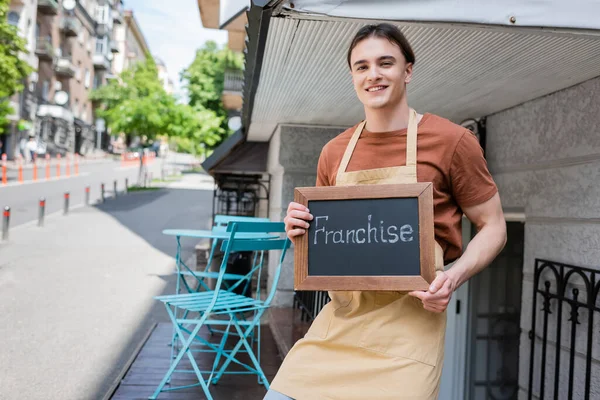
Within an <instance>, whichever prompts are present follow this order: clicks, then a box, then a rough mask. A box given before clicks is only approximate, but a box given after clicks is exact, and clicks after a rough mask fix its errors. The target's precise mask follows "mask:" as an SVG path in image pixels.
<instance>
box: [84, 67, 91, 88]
mask: <svg viewBox="0 0 600 400" xmlns="http://www.w3.org/2000/svg"><path fill="white" fill-rule="evenodd" d="M90 78H91V76H90V70H89V69H87V68H86V69H85V81H84V84H85V87H86V88H89V87H90Z"/></svg>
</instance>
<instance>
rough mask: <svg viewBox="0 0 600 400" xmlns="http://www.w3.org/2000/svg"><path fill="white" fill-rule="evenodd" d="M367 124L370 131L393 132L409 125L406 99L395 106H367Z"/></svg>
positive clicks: (366, 126)
mask: <svg viewBox="0 0 600 400" xmlns="http://www.w3.org/2000/svg"><path fill="white" fill-rule="evenodd" d="M365 116H366V121H367V123H366V125H365V129H366V130H368V131H369V132H392V131H399V130H401V129H406V128H407V127H408V117H409V107H408V104H407V103H406V101H403V102H401V103H400V104H398V105H396V106H395V107H393V108H387V107H386V108H377V109H373V108H365Z"/></svg>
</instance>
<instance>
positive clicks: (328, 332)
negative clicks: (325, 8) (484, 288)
mask: <svg viewBox="0 0 600 400" xmlns="http://www.w3.org/2000/svg"><path fill="white" fill-rule="evenodd" d="M414 64H415V55H414V53H413V50H412V48H411V47H410V45H409V43H408V41H407V40H406V38H405V37H404V36H403V35H402V33H401V32H400V31H399V30H398V29H397V28H396V27H394V26H393V25H389V24H378V25H368V26H365V27H364V28H362V29H361V30H359V31H358V33H357V34H356V36H355V37H354V39H353V40H352V43H351V45H350V48H349V50H348V66H349V68H350V72H351V75H352V82H353V84H354V89H355V90H356V94H357V96H358V99H359V100H360V101H361V102H362V103H363V105H364V110H365V116H366V119H365V120H364V121H362V122H361V123H359V124H357V125H356V126H354V127H352V128H350V129H348V130H347V131H345V132H343V133H342V134H340V135H339V136H337V137H336V138H334V139H333V140H331V141H330V142H329V143H327V145H325V147H324V148H323V150H322V152H321V156H320V158H319V164H318V167H317V186H347V185H369V184H370V185H373V184H392V183H393V184H411V183H415V182H432V183H433V187H434V190H433V192H434V194H433V196H434V225H435V239H436V257H435V258H436V259H435V264H436V275H437V277H436V279H435V280H434V281H433V282H432V284H431V285H430V287H429V290H427V291H422V292H421V291H416V292H410V293H400V292H377V291H364V292H360V291H354V292H330V293H329V296H330V297H331V302H329V303H328V304H327V305H326V306H325V307H324V308H323V310H322V311H321V312H320V313H319V315H318V316H317V318H316V319H315V320H314V322H313V324H312V325H311V327H310V329H309V331H308V332H307V334H306V336H305V337H304V338H303V339H301V340H299V341H298V342H297V343H296V344H295V345H294V347H293V348H292V349H291V350H290V352H289V353H288V355H287V357H286V359H285V360H284V362H283V364H282V366H281V368H280V370H279V372H278V374H277V376H276V377H275V379H274V381H273V383H272V385H271V390H270V391H269V392H268V393H267V396H266V397H265V399H268V400H275V399H290V398H291V399H297V400H322V399H329V400H333V399H335V400H353V399H357V400H358V399H360V400H364V399H377V400H387V399H390V400H391V399H394V400H396V399H419V400H425V399H436V398H437V397H438V392H439V384H440V377H441V372H442V365H443V358H444V335H445V329H446V313H445V311H446V307H447V305H448V302H449V301H450V297H451V296H452V293H453V292H454V291H455V290H456V289H457V288H458V287H459V286H460V285H462V284H463V283H464V282H465V281H467V280H468V279H469V278H471V277H472V276H473V275H475V274H477V273H478V272H479V271H481V270H482V269H483V268H484V267H485V266H487V265H488V264H489V263H490V262H491V261H492V260H493V259H494V258H495V257H496V256H497V255H498V253H499V252H500V251H501V249H502V248H503V247H504V244H505V242H506V224H505V221H504V216H503V213H502V207H501V203H500V198H499V195H498V190H497V188H496V185H495V183H494V181H493V179H492V177H491V175H490V173H489V171H488V169H487V164H486V162H485V159H484V157H483V151H482V149H481V147H480V145H479V142H478V141H477V139H476V137H475V136H474V135H473V134H472V133H471V132H470V131H468V130H466V129H465V128H463V127H461V126H459V125H456V124H454V123H452V122H450V121H448V120H446V119H444V118H441V117H438V116H436V115H433V114H429V113H425V114H424V115H421V114H417V112H416V111H414V110H413V109H412V108H410V107H409V106H408V101H407V96H406V85H407V84H408V83H409V82H410V81H411V78H412V74H413V66H414ZM463 213H464V214H465V215H466V216H467V217H468V218H469V219H470V220H471V221H472V222H473V223H474V224H475V225H476V227H477V231H478V232H477V235H476V236H475V237H474V238H473V239H472V240H471V241H470V243H469V245H468V247H467V249H466V251H465V252H464V254H463V253H462V239H461V238H462V234H461V218H462V215H463ZM312 220H313V216H312V215H311V214H310V211H309V210H308V209H307V208H306V207H304V206H303V205H301V204H298V203H294V202H292V203H290V205H289V207H288V211H287V216H286V217H285V224H286V231H287V234H288V236H289V237H290V238H292V239H293V240H295V238H297V237H298V236H299V235H303V234H306V229H307V228H308V227H309V223H310V222H311V221H312ZM321 222H322V221H321ZM453 261H456V262H455V263H454V264H453V266H452V267H450V268H448V269H446V268H445V266H446V265H448V264H449V263H451V262H453ZM372 262H373V263H377V260H372ZM398 262H402V260H398Z"/></svg>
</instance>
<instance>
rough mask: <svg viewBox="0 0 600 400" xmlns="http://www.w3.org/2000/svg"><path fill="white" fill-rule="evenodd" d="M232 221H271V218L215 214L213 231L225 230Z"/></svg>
mask: <svg viewBox="0 0 600 400" xmlns="http://www.w3.org/2000/svg"><path fill="white" fill-rule="evenodd" d="M230 222H269V218H260V217H240V216H237V215H221V214H218V215H215V220H214V225H213V228H212V230H213V231H220V232H225V231H226V230H227V225H228V224H229V223H230Z"/></svg>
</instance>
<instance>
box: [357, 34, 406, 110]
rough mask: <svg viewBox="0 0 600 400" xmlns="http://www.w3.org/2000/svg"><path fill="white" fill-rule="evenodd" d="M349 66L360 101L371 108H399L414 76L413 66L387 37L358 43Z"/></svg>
mask: <svg viewBox="0 0 600 400" xmlns="http://www.w3.org/2000/svg"><path fill="white" fill-rule="evenodd" d="M350 66H351V73H352V82H353V84H354V89H355V90H356V94H357V95H358V99H359V100H360V101H361V103H363V104H364V106H365V107H368V108H372V109H380V108H385V107H390V106H391V107H394V106H396V105H398V104H399V103H400V101H401V100H402V97H403V96H404V92H405V90H406V84H407V83H408V82H410V79H411V77H412V64H407V63H406V60H405V58H404V55H403V54H402V51H401V50H400V48H399V47H398V46H397V45H395V44H393V43H392V42H390V41H389V40H387V39H385V38H377V37H370V38H367V39H365V40H363V41H361V42H359V43H358V44H357V45H356V47H355V48H354V49H353V50H352V54H351V57H350Z"/></svg>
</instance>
